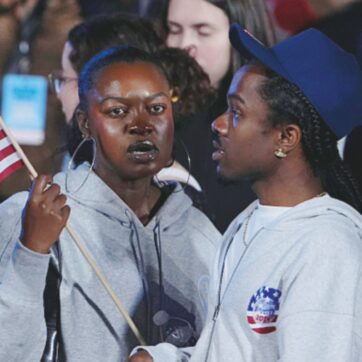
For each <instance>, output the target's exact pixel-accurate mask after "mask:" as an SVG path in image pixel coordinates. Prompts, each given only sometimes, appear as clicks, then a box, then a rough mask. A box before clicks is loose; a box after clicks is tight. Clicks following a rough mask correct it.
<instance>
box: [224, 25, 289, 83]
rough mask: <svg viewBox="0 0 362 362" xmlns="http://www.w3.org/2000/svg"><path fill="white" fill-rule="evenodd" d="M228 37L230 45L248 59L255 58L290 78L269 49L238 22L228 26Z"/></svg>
mask: <svg viewBox="0 0 362 362" xmlns="http://www.w3.org/2000/svg"><path fill="white" fill-rule="evenodd" d="M229 38H230V42H231V45H232V46H233V47H234V48H235V49H236V50H237V51H238V52H239V53H240V55H241V56H242V57H244V58H246V59H248V60H251V59H256V60H258V61H259V62H260V63H262V64H263V65H264V66H266V67H267V68H269V69H271V70H273V71H274V72H276V73H278V74H279V75H281V76H282V77H284V78H286V79H288V80H290V76H289V74H288V73H287V71H286V70H285V69H284V67H283V66H282V65H281V63H280V62H279V60H278V59H277V58H276V56H275V55H274V53H273V51H272V50H271V49H268V48H267V47H265V46H264V44H262V43H261V42H260V41H259V40H257V39H256V38H255V37H254V36H252V35H251V34H250V33H249V32H248V31H247V30H245V29H243V28H242V27H241V26H240V25H239V24H237V23H234V24H232V25H231V27H230V31H229Z"/></svg>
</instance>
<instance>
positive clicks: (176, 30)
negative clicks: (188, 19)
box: [168, 25, 182, 34]
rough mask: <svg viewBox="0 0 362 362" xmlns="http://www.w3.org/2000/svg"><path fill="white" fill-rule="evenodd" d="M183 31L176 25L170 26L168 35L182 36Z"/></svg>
mask: <svg viewBox="0 0 362 362" xmlns="http://www.w3.org/2000/svg"><path fill="white" fill-rule="evenodd" d="M181 32H182V29H181V27H180V26H175V25H169V26H168V33H169V34H181Z"/></svg>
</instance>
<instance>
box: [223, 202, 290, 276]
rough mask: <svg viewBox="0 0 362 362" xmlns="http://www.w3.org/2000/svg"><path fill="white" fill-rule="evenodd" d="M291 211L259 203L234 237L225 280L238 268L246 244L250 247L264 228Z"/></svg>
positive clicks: (286, 208)
mask: <svg viewBox="0 0 362 362" xmlns="http://www.w3.org/2000/svg"><path fill="white" fill-rule="evenodd" d="M290 209H291V207H285V206H269V205H261V204H260V203H259V202H258V204H257V206H256V208H255V209H254V211H251V212H252V214H251V216H250V218H249V220H248V221H247V219H246V220H245V222H244V224H243V225H242V227H241V228H240V229H239V231H238V232H237V233H236V234H235V236H234V240H233V242H232V244H231V246H230V248H229V251H228V253H227V257H226V261H225V270H224V278H225V280H228V279H229V278H230V277H231V274H232V273H233V271H234V270H235V268H236V267H237V264H238V263H239V261H240V258H242V256H243V253H244V250H245V248H244V243H245V244H247V245H248V244H249V242H250V240H251V239H252V238H253V237H254V235H255V234H256V233H257V232H258V231H259V230H260V229H261V228H262V227H264V226H267V225H268V224H270V223H272V222H273V221H274V220H275V219H276V218H277V217H279V216H280V215H282V214H284V213H285V212H287V211H288V210H290ZM245 229H246V230H245ZM244 235H245V241H244Z"/></svg>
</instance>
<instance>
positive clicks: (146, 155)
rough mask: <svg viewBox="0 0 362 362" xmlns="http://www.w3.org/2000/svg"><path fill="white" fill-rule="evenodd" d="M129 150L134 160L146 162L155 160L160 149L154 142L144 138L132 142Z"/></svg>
mask: <svg viewBox="0 0 362 362" xmlns="http://www.w3.org/2000/svg"><path fill="white" fill-rule="evenodd" d="M127 152H128V154H129V155H130V157H131V158H132V159H133V160H134V161H137V162H142V163H144V162H149V161H153V160H154V159H155V158H156V156H157V154H158V153H159V152H160V151H159V149H158V147H157V146H156V145H155V144H154V143H153V142H151V141H149V140H142V141H136V142H134V143H132V144H131V145H130V146H129V147H128V149H127Z"/></svg>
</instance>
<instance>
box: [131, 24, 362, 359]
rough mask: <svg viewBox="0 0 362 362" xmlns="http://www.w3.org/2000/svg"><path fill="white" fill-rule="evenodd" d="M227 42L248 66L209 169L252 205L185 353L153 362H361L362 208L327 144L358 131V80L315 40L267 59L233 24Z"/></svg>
mask: <svg viewBox="0 0 362 362" xmlns="http://www.w3.org/2000/svg"><path fill="white" fill-rule="evenodd" d="M230 39H231V41H232V44H233V46H234V47H235V48H236V49H237V50H238V51H240V53H241V54H243V55H244V56H245V57H247V58H249V59H251V62H250V64H248V65H246V66H244V67H242V68H241V69H239V70H238V71H237V72H236V73H235V75H234V78H233V81H232V82H231V85H230V88H229V93H228V103H229V109H228V110H227V111H226V112H225V113H224V114H222V115H221V116H220V117H218V118H217V119H216V120H215V121H214V122H213V124H212V128H213V131H214V132H215V134H216V136H217V141H216V142H215V143H214V146H215V151H214V153H213V159H214V160H215V161H216V162H217V164H218V166H217V168H218V172H220V173H222V174H223V175H224V177H227V178H229V179H238V178H247V179H248V180H250V182H251V183H252V187H253V190H254V191H255V193H256V194H257V195H258V200H256V201H255V202H253V203H252V204H251V205H250V206H249V207H248V208H247V209H246V210H245V211H243V212H242V213H241V214H240V215H239V216H238V217H237V218H236V219H235V220H234V222H233V223H232V224H231V225H230V227H229V229H228V231H227V232H226V234H225V236H224V240H223V243H222V246H221V248H220V250H219V252H218V257H217V258H216V261H215V266H214V269H213V276H212V279H211V280H212V282H211V284H210V298H209V305H208V307H209V311H208V318H207V320H208V321H207V322H206V324H205V328H204V330H203V332H202V335H201V337H200V339H199V341H198V343H197V345H196V347H195V349H194V350H193V351H191V350H188V351H187V352H188V353H187V354H186V353H183V352H182V351H178V350H176V349H175V348H174V347H172V346H168V345H165V344H163V345H160V346H158V347H154V348H156V350H155V351H154V352H156V351H157V354H156V353H155V354H154V355H155V356H157V358H154V359H153V361H154V362H160V361H188V360H190V361H195V362H199V361H208V362H218V361H223V362H231V361H245V362H254V361H268V362H276V361H293V362H294V361H295V362H304V361H318V362H329V361H334V362H345V361H351V362H354V361H359V360H360V356H361V350H362V347H361V343H360V342H361V340H360V331H361V328H362V318H361V313H362V309H361V303H362V293H361V291H362V285H361V267H362V217H361V214H360V212H361V211H362V200H361V196H360V195H359V193H358V189H357V188H356V187H355V185H354V182H353V179H352V177H351V176H350V174H349V172H348V170H347V169H346V167H345V165H344V163H343V161H342V160H341V158H340V157H339V154H338V150H337V138H338V137H342V136H343V135H344V134H346V133H348V132H349V131H350V130H351V129H352V128H353V127H355V126H357V125H359V124H360V123H361V119H362V104H361V102H360V95H361V94H362V71H361V69H360V68H359V66H358V64H357V62H356V60H355V59H354V57H353V56H352V55H351V54H349V53H347V52H344V51H343V50H342V49H341V48H339V47H338V46H337V45H336V44H335V43H333V42H332V41H331V40H330V39H329V38H327V37H326V36H324V35H323V34H322V33H320V32H318V31H317V30H315V29H309V30H307V31H305V32H303V33H301V34H299V35H297V36H294V37H291V38H289V39H287V40H285V41H284V42H282V43H280V44H278V45H277V46H275V47H272V48H271V49H268V48H266V47H264V46H263V45H262V44H261V43H260V42H258V41H257V40H255V39H254V38H252V37H251V36H250V35H249V34H248V33H247V32H246V31H244V30H242V29H241V28H240V26H238V25H237V24H234V25H233V26H232V28H231V33H230ZM315 49H318V50H319V52H318V57H315ZM335 100H338V102H336V101H335ZM245 281H247V282H245ZM159 349H161V351H160V350H159ZM150 351H151V352H152V348H151V349H150ZM162 352H163V353H162ZM170 352H171V354H170ZM142 353H143V356H142V355H141V354H139V355H138V356H137V357H134V358H132V359H131V360H132V362H141V361H142V362H145V361H150V358H149V357H148V356H147V355H146V353H145V352H142ZM165 353H166V356H167V357H164V358H163V359H162V358H158V357H159V356H160V357H161V356H165ZM167 354H168V355H167ZM190 355H192V356H191V358H189V357H190Z"/></svg>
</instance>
